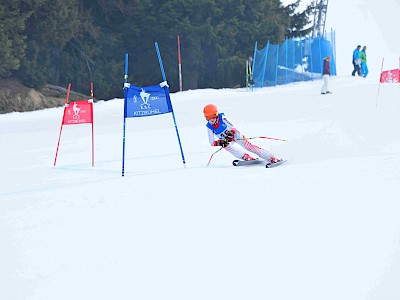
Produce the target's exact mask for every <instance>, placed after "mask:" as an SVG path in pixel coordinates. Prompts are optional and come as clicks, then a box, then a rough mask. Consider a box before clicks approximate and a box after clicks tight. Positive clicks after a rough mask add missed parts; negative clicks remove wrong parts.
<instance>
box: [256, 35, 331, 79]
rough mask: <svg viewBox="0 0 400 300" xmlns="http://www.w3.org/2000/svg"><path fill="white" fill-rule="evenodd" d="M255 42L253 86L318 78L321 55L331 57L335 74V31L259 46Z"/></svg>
mask: <svg viewBox="0 0 400 300" xmlns="http://www.w3.org/2000/svg"><path fill="white" fill-rule="evenodd" d="M257 46H258V43H256V46H255V50H254V58H253V68H252V69H253V80H254V86H255V87H264V86H274V85H282V84H288V83H292V82H298V81H309V80H314V79H320V78H321V76H322V70H323V58H324V57H326V56H330V57H331V75H336V51H335V33H334V31H332V32H331V33H330V34H327V35H324V36H318V37H316V38H311V37H309V38H292V39H287V40H286V41H285V42H284V43H282V44H278V45H273V44H270V43H269V42H268V43H267V45H266V46H265V47H264V48H263V49H261V50H258V49H257Z"/></svg>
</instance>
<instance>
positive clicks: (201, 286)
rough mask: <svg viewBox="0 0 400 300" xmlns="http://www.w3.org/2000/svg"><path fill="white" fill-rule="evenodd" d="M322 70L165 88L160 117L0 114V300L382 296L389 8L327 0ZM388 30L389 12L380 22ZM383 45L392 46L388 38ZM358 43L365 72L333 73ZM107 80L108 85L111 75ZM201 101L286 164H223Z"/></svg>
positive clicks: (398, 165)
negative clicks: (329, 70)
mask: <svg viewBox="0 0 400 300" xmlns="http://www.w3.org/2000/svg"><path fill="white" fill-rule="evenodd" d="M329 2H330V3H329V10H328V16H327V22H328V28H330V27H332V28H334V29H335V30H336V44H337V45H336V46H337V62H338V75H339V76H338V77H334V78H332V79H331V90H332V91H333V94H331V95H325V96H323V95H321V94H320V88H321V85H322V81H321V80H316V81H313V82H308V83H299V84H291V85H288V86H278V87H271V88H264V89H257V90H255V91H254V92H247V91H246V90H244V89H237V90H233V89H224V90H212V89H206V90H195V91H186V92H182V93H174V94H172V95H171V98H172V103H173V106H174V111H175V116H176V121H177V124H178V127H179V132H180V137H181V140H182V145H183V150H184V154H185V158H186V161H187V163H186V168H184V167H183V164H182V159H181V155H180V151H179V147H178V141H177V137H176V133H175V128H174V125H173V121H172V116H171V114H167V115H162V116H155V117H149V118H140V119H127V132H126V163H125V177H121V166H122V126H123V100H121V99H115V100H111V101H107V102H104V101H99V102H97V103H95V105H94V114H95V116H94V118H95V128H94V132H95V166H94V167H92V166H91V127H90V125H76V126H75V125H74V126H64V129H63V133H62V138H61V145H60V151H59V156H58V161H57V166H56V168H53V162H54V156H55V150H56V145H57V139H58V135H59V129H60V124H61V118H62V114H63V108H54V109H46V110H42V111H36V112H27V113H10V114H4V115H0V147H1V148H0V149H1V156H0V167H1V173H0V174H1V175H0V237H1V244H0V299H5V300H22V299H23V300H39V299H40V300H54V299H57V300H64V299H65V300H71V299H74V300H87V299H96V300H109V299H110V300H111V299H112V300H116V299H117V300H121V299H129V300H131V299H145V300H155V299H157V300H158V299H160V300H164V299H171V300H187V299H199V300H203V299H218V300H220V299H227V300H233V299H243V300H248V299H251V300H254V299H257V300H258V299H259V300H261V299H263V300H264V299H273V300H303V299H304V300H321V299H324V300H327V299H332V300H333V299H335V300H336V299H341V300H347V299H348V300H364V299H369V300H372V299H374V300H375V299H376V300H383V299H384V300H398V299H400V286H399V279H400V240H399V237H400V88H399V85H395V84H391V85H390V84H387V85H382V86H381V89H380V95H379V97H378V96H377V92H378V79H379V73H380V67H381V62H382V57H385V66H386V68H385V67H384V69H394V68H396V67H397V66H398V56H399V55H398V52H399V49H400V47H399V45H398V43H399V39H397V40H396V39H395V37H396V33H395V34H392V35H391V32H393V30H394V28H395V29H396V30H397V27H395V24H396V22H395V21H391V20H393V18H394V17H396V18H397V15H398V11H399V6H400V4H399V3H398V1H395V0H383V1H378V2H376V1H372V0H366V1H361V0H354V1H351V2H349V1H329ZM394 20H395V19H394ZM396 43H397V44H396ZM357 44H361V45H364V44H365V45H367V46H368V59H369V60H368V64H369V67H370V75H369V77H368V78H366V79H363V78H359V77H351V76H350V73H351V71H352V65H351V53H352V51H353V50H354V48H355V47H356V45H357ZM121 85H122V83H121ZM208 103H215V104H216V105H218V106H219V107H220V110H221V111H222V112H225V113H226V115H227V116H228V117H229V118H230V119H231V120H232V121H233V122H234V123H235V124H236V125H237V127H238V128H239V129H240V130H241V131H242V132H243V133H244V134H245V135H247V136H248V137H255V136H270V137H275V138H282V139H288V142H281V141H273V140H265V139H255V140H252V141H254V143H255V144H257V145H259V146H261V147H265V148H267V149H269V150H270V151H271V152H272V153H274V154H275V155H277V156H279V157H283V158H287V159H288V163H287V164H285V165H283V166H281V167H277V168H274V169H265V168H263V167H262V166H260V165H258V166H251V167H233V166H232V160H233V157H232V156H230V155H229V154H228V153H226V152H225V151H221V152H218V153H217V154H215V155H214V157H213V159H212V161H211V164H210V166H209V167H207V162H208V160H209V158H210V156H211V154H212V153H213V152H214V151H215V150H216V149H215V148H212V147H210V146H209V145H208V141H207V134H206V128H205V120H204V118H203V116H202V108H203V106H204V105H206V104H208Z"/></svg>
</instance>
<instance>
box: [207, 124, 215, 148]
mask: <svg viewBox="0 0 400 300" xmlns="http://www.w3.org/2000/svg"><path fill="white" fill-rule="evenodd" d="M207 133H208V142H209V143H210V145H211V146H214V132H213V131H212V130H211V129H210V128H207Z"/></svg>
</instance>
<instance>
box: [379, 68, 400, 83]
mask: <svg viewBox="0 0 400 300" xmlns="http://www.w3.org/2000/svg"><path fill="white" fill-rule="evenodd" d="M399 77H400V70H390V71H385V72H382V74H381V82H382V83H398V82H399V81H400V78H399Z"/></svg>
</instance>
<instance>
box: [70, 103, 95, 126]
mask: <svg viewBox="0 0 400 300" xmlns="http://www.w3.org/2000/svg"><path fill="white" fill-rule="evenodd" d="M92 122H93V101H92V100H77V101H73V102H71V103H69V104H66V105H65V108H64V117H63V121H62V124H63V125H74V124H85V123H92Z"/></svg>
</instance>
